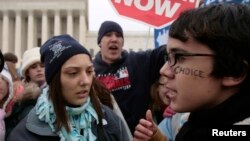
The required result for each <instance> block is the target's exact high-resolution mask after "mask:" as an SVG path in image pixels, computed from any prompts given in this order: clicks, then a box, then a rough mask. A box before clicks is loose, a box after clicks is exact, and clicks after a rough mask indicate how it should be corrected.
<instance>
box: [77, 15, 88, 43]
mask: <svg viewBox="0 0 250 141" xmlns="http://www.w3.org/2000/svg"><path fill="white" fill-rule="evenodd" d="M79 12H80V17H79V42H80V43H81V44H82V45H84V44H85V43H86V19H85V16H84V11H83V10H80V11H79Z"/></svg>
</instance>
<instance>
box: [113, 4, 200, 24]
mask: <svg viewBox="0 0 250 141" xmlns="http://www.w3.org/2000/svg"><path fill="white" fill-rule="evenodd" d="M110 1H111V4H112V5H113V7H114V8H115V10H116V11H117V12H118V13H119V14H120V15H122V16H125V17H129V18H132V19H135V20H137V21H141V22H144V23H146V24H148V25H150V26H153V27H154V28H161V27H163V26H166V25H169V24H171V23H172V22H173V21H174V20H175V19H176V18H177V17H178V16H179V14H180V13H181V12H182V11H183V10H187V9H191V8H195V7H196V6H198V4H199V1H200V0H110Z"/></svg>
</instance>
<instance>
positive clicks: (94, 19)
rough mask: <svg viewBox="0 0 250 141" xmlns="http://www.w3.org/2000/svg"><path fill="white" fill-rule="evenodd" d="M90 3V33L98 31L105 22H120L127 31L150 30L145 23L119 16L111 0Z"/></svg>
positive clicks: (95, 0)
mask: <svg viewBox="0 0 250 141" xmlns="http://www.w3.org/2000/svg"><path fill="white" fill-rule="evenodd" d="M88 2H89V20H88V22H89V30H90V31H97V30H98V29H99V27H100V25H101V23H102V22H103V21H105V20H112V21H116V22H118V23H119V24H120V25H121V26H122V28H123V30H125V31H148V30H149V28H150V27H149V26H147V25H145V24H143V23H140V22H136V21H134V20H131V19H128V18H126V17H122V16H119V15H118V14H117V13H116V11H115V9H114V8H113V6H112V5H111V2H110V0H89V1H88ZM151 30H152V29H151Z"/></svg>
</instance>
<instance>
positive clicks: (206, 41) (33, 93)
mask: <svg viewBox="0 0 250 141" xmlns="http://www.w3.org/2000/svg"><path fill="white" fill-rule="evenodd" d="M249 25H250V8H249V7H248V6H246V5H243V4H225V3H224V4H215V5H209V6H202V7H199V8H195V9H190V10H187V11H185V12H183V13H181V14H180V16H179V17H178V18H177V19H176V20H175V21H174V22H173V23H172V25H171V27H170V30H169V37H168V42H167V45H163V46H161V47H159V48H155V49H150V50H146V51H140V52H128V51H126V50H124V49H123V46H124V42H125V40H124V33H123V29H122V27H121V26H120V25H119V23H117V22H114V21H104V22H103V23H102V24H101V25H100V28H99V31H98V36H97V45H98V46H99V48H100V51H99V52H98V53H97V54H96V56H91V55H90V53H89V51H88V50H87V49H86V47H85V46H84V45H81V44H80V43H79V42H78V41H77V40H76V39H74V38H73V37H71V36H70V35H67V34H63V35H58V36H54V37H51V38H50V39H48V40H47V41H46V42H45V43H44V44H43V45H42V46H41V47H34V48H31V49H28V50H26V51H25V52H24V54H23V56H22V63H21V67H20V71H17V69H16V63H17V62H18V61H19V60H18V58H17V57H16V56H15V54H13V53H2V52H0V70H1V75H0V76H1V77H0V141H41V140H46V141H57V140H58V141H59V140H60V141H201V140H203V141H204V140H216V139H217V138H216V137H214V136H212V134H211V132H212V129H214V128H217V129H218V130H220V129H221V130H224V131H225V130H226V131H230V130H234V131H236V132H237V131H239V128H236V127H235V126H233V125H250V95H249V92H250V88H249V86H248V85H249V84H250V82H249V81H250V76H249V73H250V66H249V64H250V26H249ZM92 58H94V59H93V60H92ZM240 129H241V130H240V131H241V133H245V134H239V135H238V134H237V135H238V136H242V137H243V138H240V139H239V140H244V139H245V138H247V137H248V139H249V137H250V135H248V134H247V131H250V126H244V127H243V128H240ZM244 131H245V132H244ZM244 137H245V138H244Z"/></svg>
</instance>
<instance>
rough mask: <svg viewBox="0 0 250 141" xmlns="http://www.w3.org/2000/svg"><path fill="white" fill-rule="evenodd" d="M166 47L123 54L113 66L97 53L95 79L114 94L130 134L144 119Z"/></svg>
mask: <svg viewBox="0 0 250 141" xmlns="http://www.w3.org/2000/svg"><path fill="white" fill-rule="evenodd" d="M165 52H166V46H162V47H159V48H156V49H154V50H147V51H143V52H130V53H128V52H126V51H123V52H122V58H121V59H120V60H118V61H117V62H114V63H113V64H107V63H105V62H104V61H103V60H102V58H101V54H100V53H98V54H97V55H96V57H95V59H94V61H93V63H94V67H95V72H96V76H97V78H98V79H99V80H101V81H102V82H104V84H105V85H106V87H107V88H108V89H109V90H110V91H111V92H112V94H113V95H114V97H115V99H116V101H117V103H118V105H119V107H120V109H121V111H122V113H123V115H124V118H125V120H126V121H127V123H128V126H129V128H130V130H131V132H132V133H133V132H134V128H135V126H136V125H137V124H138V122H139V120H140V119H141V118H144V117H145V113H146V110H147V109H148V106H149V103H150V86H151V85H152V84H153V83H154V82H155V81H156V79H157V78H158V77H159V75H160V73H159V71H160V68H161V67H162V66H163V64H164V54H165Z"/></svg>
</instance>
